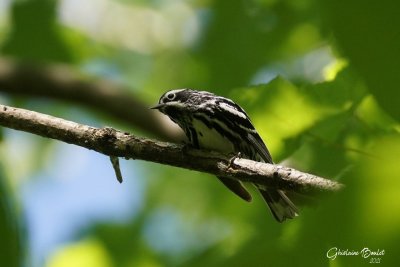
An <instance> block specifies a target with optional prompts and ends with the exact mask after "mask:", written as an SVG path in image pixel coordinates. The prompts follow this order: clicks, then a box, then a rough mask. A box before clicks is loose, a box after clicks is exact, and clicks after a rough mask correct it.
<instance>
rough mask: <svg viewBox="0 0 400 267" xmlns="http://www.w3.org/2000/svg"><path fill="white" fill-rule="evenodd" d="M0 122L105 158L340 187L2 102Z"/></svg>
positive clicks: (271, 182) (299, 188) (314, 189)
mask: <svg viewBox="0 0 400 267" xmlns="http://www.w3.org/2000/svg"><path fill="white" fill-rule="evenodd" d="M0 125H2V126H5V127H8V128H12V129H15V130H20V131H25V132H29V133H33V134H36V135H40V136H43V137H46V138H52V139H57V140H60V141H63V142H66V143H70V144H75V145H78V146H82V147H85V148H88V149H91V150H95V151H97V152H100V153H102V154H104V155H108V156H116V157H124V158H129V159H140V160H146V161H152V162H157V163H161V164H166V165H171V166H176V167H181V168H186V169H190V170H196V171H200V172H206V173H210V174H215V175H217V176H223V177H229V178H232V179H237V180H241V181H247V182H252V183H256V184H260V185H265V186H268V187H274V188H280V189H283V190H286V191H290V192H294V193H300V194H315V193H318V192H334V191H337V190H339V189H341V188H342V187H343V186H342V185H341V184H339V183H337V182H335V181H332V180H327V179H324V178H321V177H317V176H315V175H311V174H308V173H303V172H300V171H298V170H295V169H292V168H287V167H282V166H278V165H272V164H268V163H261V162H255V161H252V160H247V159H240V158H234V159H232V158H228V157H226V156H224V155H221V154H218V153H216V152H212V151H204V150H196V149H192V148H190V147H187V146H183V145H177V144H171V143H165V142H159V141H154V140H150V139H146V138H140V137H136V136H134V135H131V134H129V133H124V132H120V131H117V130H115V129H112V128H109V127H106V128H94V127H90V126H87V125H82V124H79V123H75V122H72V121H67V120H64V119H61V118H56V117H52V116H49V115H46V114H41V113H38V112H34V111H29V110H25V109H19V108H14V107H9V106H4V105H0Z"/></svg>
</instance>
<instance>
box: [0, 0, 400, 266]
mask: <svg viewBox="0 0 400 267" xmlns="http://www.w3.org/2000/svg"><path fill="white" fill-rule="evenodd" d="M63 2H68V1H63ZM106 2H107V1H106ZM111 2H112V3H113V4H112V6H110V8H108V10H109V11H110V12H111V11H112V10H115V9H116V8H113V7H115V6H114V5H116V6H118V8H121V10H127V11H132V12H133V11H134V10H140V11H141V12H142V13H141V14H143V16H144V17H146V16H147V15H148V14H153V15H154V14H156V15H154V16H156V18H157V19H166V21H169V20H173V18H174V17H176V18H180V17H185V16H186V15H187V14H189V15H187V16H188V17H187V21H184V22H185V23H187V25H185V26H187V27H189V26H190V25H192V24H190V22H191V23H193V21H192V20H195V21H196V22H197V24H196V25H197V26H196V27H197V28H196V27H195V28H190V27H189V28H188V29H186V30H183V34H182V35H183V36H186V35H191V34H192V35H194V37H193V36H192V37H191V39H190V38H189V39H190V40H191V41H187V42H186V43H185V41H181V42H179V41H177V40H180V36H178V35H172V36H173V38H172V39H173V40H174V42H172V41H171V42H172V45H168V42H169V41H166V40H167V39H168V38H167V37H168V32H164V31H161V32H160V33H159V35H161V36H164V39H163V38H161V39H160V40H161V41H159V43H157V42H156V41H154V40H158V39H157V38H159V37H157V36H158V35H157V36H156V37H157V38H155V37H154V36H152V38H149V39H150V41H149V40H148V39H144V40H139V39H140V38H141V37H140V36H141V32H139V30H137V31H136V32H131V30H130V26H131V27H133V26H134V25H133V23H132V24H130V25H120V26H121V27H122V26H125V27H127V28H128V31H127V32H126V35H127V36H128V35H129V36H133V37H132V39H129V41H130V42H133V43H134V42H139V41H140V42H142V43H144V47H146V48H148V50H146V51H145V52H144V51H142V50H140V49H136V48H132V47H129V42H128V45H127V44H125V43H123V41H122V40H123V38H122V37H124V36H122V37H121V36H119V37H120V39H118V38H115V35H111V36H112V37H113V38H107V37H104V35H102V34H104V32H102V31H100V30H98V31H92V32H90V31H88V30H87V28H85V27H82V28H79V27H77V26H76V25H79V23H77V24H74V25H71V24H69V22H68V20H66V19H64V21H62V20H61V19H60V15H59V13H61V12H59V13H57V10H58V9H57V8H60V7H59V6H58V4H60V3H59V2H57V1H50V0H47V1H42V0H30V1H15V2H13V4H12V6H11V9H10V10H11V11H10V20H9V23H8V24H7V25H6V26H3V27H1V28H0V29H1V30H2V31H3V32H2V33H1V35H0V36H6V38H5V39H4V40H2V42H1V43H0V45H1V52H2V54H3V55H7V56H14V57H16V58H18V59H21V60H31V61H32V60H33V61H37V62H64V63H65V62H67V63H69V64H70V65H71V68H78V69H81V70H83V71H87V72H90V73H92V74H97V75H99V76H105V77H109V78H110V79H117V80H118V81H122V83H124V84H129V85H130V86H131V88H132V91H133V92H134V93H135V94H136V95H138V96H139V97H141V98H142V99H143V100H145V101H148V102H149V103H155V102H156V101H157V99H158V97H159V95H160V94H161V93H163V92H164V91H166V90H167V89H170V88H182V87H194V88H201V89H204V90H209V91H213V92H215V93H218V94H221V95H224V96H227V97H231V98H232V99H234V100H236V101H237V102H238V103H240V104H241V105H242V106H243V107H244V108H245V109H246V111H247V112H248V114H249V115H250V117H251V118H252V120H253V123H254V124H255V126H256V128H257V129H258V131H259V132H260V134H261V135H262V137H263V138H264V140H265V141H266V143H267V145H268V147H269V148H270V150H271V153H272V155H273V158H274V160H275V161H276V162H281V161H283V160H285V162H286V164H289V165H290V166H293V167H295V168H298V169H301V170H303V171H306V172H310V173H315V174H317V175H321V176H325V177H329V178H331V179H335V180H339V181H340V182H342V183H344V184H346V188H345V189H344V190H343V191H342V192H340V193H338V194H335V195H332V196H329V197H326V198H324V199H318V200H317V202H318V204H317V205H316V206H315V207H304V208H302V209H301V213H300V216H299V217H298V218H296V219H295V220H293V221H290V222H286V223H284V224H282V225H281V224H277V223H276V222H275V221H274V220H273V219H272V217H271V216H270V214H269V213H268V211H267V209H266V207H265V205H264V203H262V201H261V200H260V199H259V198H258V197H255V200H254V203H252V205H248V204H247V203H243V202H242V201H241V200H239V199H237V198H235V197H234V196H233V195H232V194H230V193H229V192H227V191H226V190H225V189H224V188H223V187H222V186H220V185H219V184H218V183H217V182H216V181H215V179H213V177H211V176H209V177H208V175H205V174H200V173H194V172H190V171H186V170H179V169H175V168H170V167H166V166H155V165H154V164H149V163H143V168H145V175H143V177H142V178H143V179H147V180H148V181H149V182H148V192H147V195H146V200H145V203H146V205H145V207H144V208H143V209H142V210H141V211H140V212H139V215H137V216H136V217H134V218H132V220H131V222H130V223H127V224H122V225H120V224H118V225H117V224H111V223H107V222H104V223H101V224H95V225H92V226H91V227H90V228H89V229H85V230H84V231H83V230H82V231H83V232H82V233H81V235H80V236H79V237H78V238H77V240H78V241H76V242H75V243H73V244H70V245H67V246H65V247H64V248H61V249H60V250H59V251H57V252H56V253H54V254H53V255H50V256H49V259H48V260H47V266H49V267H58V266H365V265H366V264H368V262H369V261H370V260H371V258H372V257H369V258H367V259H364V258H362V257H361V256H357V257H356V256H338V257H337V259H335V260H330V259H328V258H327V256H326V253H327V251H328V250H329V249H330V248H333V247H337V248H339V249H341V250H346V249H348V250H361V249H363V248H364V247H368V248H370V249H371V250H377V249H380V250H382V249H384V250H385V254H384V255H383V256H377V257H375V258H380V262H381V264H382V265H383V264H384V265H385V266H396V265H398V262H399V260H400V256H399V254H398V251H399V250H400V227H399V225H400V179H399V178H400V176H399V173H400V167H399V163H398V161H399V159H400V135H399V131H400V125H399V119H400V108H399V105H398V104H399V99H400V91H399V90H398V87H399V84H400V82H399V77H400V16H399V10H400V2H397V1H390V0H384V1H373V0H367V1H365V0H364V1H361V0H350V1H343V0H339V1H338V0H336V1H333V0H331V1H315V0H302V1H286V0H252V1H229V0H220V1H217V0H216V1H201V0H198V1H195V0H194V1H178V0H176V1H172V0H171V1H167V0H165V1H133V0H131V1H129V0H124V1H109V2H107V3H111ZM93 4H94V3H93ZM93 10H94V11H93V12H95V10H96V9H93ZM152 12H153V13H152ZM123 14H124V13H121V17H122V15H123ZM128 14H130V13H128ZM133 14H134V13H132V16H133ZM145 14H147V15H145ZM157 14H161V15H160V17H157V16H158V15H157ZM171 14H172V15H171ZM185 14H186V15H185ZM114 15H115V14H114ZM125 15H126V14H125ZM153 15H151V16H153ZM71 16H72V17H73V16H74V15H71ZM76 16H78V15H76ZM109 16H110V15H109ZM191 19H192V20H191ZM111 20H117V17H113V18H112V19H111ZM100 21H101V22H104V21H107V16H106V15H104V14H103V17H102V19H101V20H100ZM164 22H165V21H164ZM142 23H143V25H142V26H143V27H145V25H147V24H151V25H153V24H152V23H153V21H151V20H144V21H142ZM82 24H84V22H82ZM101 26H104V25H100V26H99V27H98V28H101ZM153 26H154V27H155V28H157V27H161V26H160V25H159V24H154V25H153ZM156 26H157V27H156ZM135 29H136V28H135ZM146 29H147V28H146ZM108 30H109V31H110V32H113V31H117V29H116V28H114V29H108ZM105 31H106V30H105ZM171 31H172V30H171ZM110 39H111V41H110ZM183 39H184V38H183ZM147 42H148V43H147ZM152 42H156V44H154V43H152ZM160 43H161V44H160ZM134 47H136V46H134ZM141 49H142V48H141ZM321 49H322V50H321ZM82 51H90V52H82ZM321 51H322V54H321ZM322 57H326V58H328V60H325V61H323V60H322V59H321V58H322ZM321 62H322V63H321ZM343 62H345V63H343ZM329 71H330V72H329ZM104 74H106V75H104ZM276 74H279V75H278V76H276ZM328 74H329V75H328ZM39 105H45V103H43V102H41V103H40V104H39ZM48 105H49V106H50V107H53V106H52V105H51V104H48ZM54 109H56V107H54ZM66 112H67V109H66ZM149 123H151V122H149ZM104 124H107V125H109V124H112V122H107V123H104ZM127 127H131V128H133V130H132V131H133V132H134V131H135V129H134V126H132V125H130V126H127ZM2 142H3V143H4V142H6V140H3V141H2ZM39 150H40V149H39V148H37V151H36V153H40V152H39ZM5 153H6V152H4V151H2V154H3V155H2V156H3V157H4V156H5ZM33 154H34V153H33ZM32 160H33V158H32ZM46 160H51V159H49V158H46ZM4 167H5V168H7V167H8V168H11V167H10V166H4ZM37 168H40V164H38V165H37ZM10 172H12V170H10ZM6 173H7V172H6ZM3 176H4V175H3V173H2V174H1V177H0V178H1V179H2V180H3V179H4V177H3ZM0 182H1V183H0V190H1V191H4V192H5V193H1V194H0V207H8V204H7V203H9V201H10V199H12V197H11V196H10V192H6V191H7V190H6V189H5V188H6V187H4V186H2V185H3V184H4V183H3V182H2V181H1V180H0ZM13 216H14V215H13V214H12V213H10V212H9V209H4V208H2V209H1V210H0V227H1V228H0V233H2V234H1V241H2V244H1V245H2V248H8V249H10V250H12V251H10V253H9V254H8V253H7V255H11V256H10V258H9V261H8V262H7V261H6V262H7V266H17V265H18V263H17V262H16V259H19V260H20V263H22V262H23V259H22V257H21V254H22V253H21V252H20V251H17V250H16V249H15V248H16V247H19V246H18V245H17V244H16V240H19V239H18V234H17V233H16V232H15V231H14V230H15V228H14V227H15V225H18V224H17V223H14V222H15V221H16V218H15V217H13ZM19 219H20V220H23V218H19ZM9 229H11V230H9ZM2 252H4V250H3V249H2ZM1 255H3V254H1ZM12 255H17V256H12ZM0 260H3V259H0ZM3 262H4V260H3ZM3 262H1V263H0V265H1V266H3V265H4V266H6V265H5V264H3Z"/></svg>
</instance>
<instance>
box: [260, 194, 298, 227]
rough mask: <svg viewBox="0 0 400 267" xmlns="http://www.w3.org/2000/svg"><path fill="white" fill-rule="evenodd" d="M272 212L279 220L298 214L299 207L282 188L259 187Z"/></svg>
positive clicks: (282, 220)
mask: <svg viewBox="0 0 400 267" xmlns="http://www.w3.org/2000/svg"><path fill="white" fill-rule="evenodd" d="M258 190H259V191H260V193H261V195H262V197H263V198H264V200H265V202H267V204H268V207H269V208H270V210H271V212H272V214H273V215H274V217H275V219H276V220H277V221H278V222H284V221H285V220H286V219H293V218H294V217H296V216H298V213H299V211H298V209H297V208H296V206H295V205H294V204H293V202H292V201H291V200H290V199H289V198H288V197H287V196H286V195H285V193H284V192H283V191H282V190H276V189H263V188H259V187H258Z"/></svg>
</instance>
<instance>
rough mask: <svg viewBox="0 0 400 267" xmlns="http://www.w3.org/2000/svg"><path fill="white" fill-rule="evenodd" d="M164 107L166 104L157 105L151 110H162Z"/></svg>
mask: <svg viewBox="0 0 400 267" xmlns="http://www.w3.org/2000/svg"><path fill="white" fill-rule="evenodd" d="M164 106H165V104H157V105H155V106H154V107H151V108H150V109H160V108H162V107H164Z"/></svg>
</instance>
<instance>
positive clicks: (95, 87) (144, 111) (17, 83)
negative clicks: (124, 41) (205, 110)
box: [0, 58, 182, 141]
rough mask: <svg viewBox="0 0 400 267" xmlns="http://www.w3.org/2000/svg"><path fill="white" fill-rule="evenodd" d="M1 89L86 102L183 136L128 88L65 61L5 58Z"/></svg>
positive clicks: (161, 133)
mask: <svg viewBox="0 0 400 267" xmlns="http://www.w3.org/2000/svg"><path fill="white" fill-rule="evenodd" d="M0 91H3V92H6V93H9V94H14V95H15V94H18V95H27V96H36V97H48V98H54V99H59V100H64V101H71V102H75V103H78V104H84V105H85V106H88V107H92V108H95V109H97V110H99V111H101V112H103V113H106V114H111V115H112V116H114V117H115V118H117V119H118V120H121V121H125V122H127V123H129V124H131V125H132V126H135V127H138V128H140V129H142V130H145V131H147V132H149V133H151V134H153V135H155V136H158V137H161V138H163V139H165V140H172V141H176V140H178V139H179V138H180V137H182V131H181V130H180V129H179V128H178V127H177V126H175V125H174V124H173V123H172V122H170V120H169V119H167V118H166V117H165V116H162V115H161V114H159V113H158V112H153V111H151V110H149V109H148V107H147V105H146V104H144V103H143V102H142V101H140V100H137V99H135V98H134V96H133V95H132V93H131V92H130V90H128V89H127V88H124V87H123V86H118V85H116V84H114V83H111V82H109V81H106V80H96V81H85V79H84V78H83V77H82V74H78V73H76V72H74V71H73V70H72V69H71V68H68V67H66V66H63V65H55V64H53V65H51V66H42V65H38V64H28V63H17V62H14V61H13V60H9V59H4V58H1V59H0ZM149 121H151V122H153V123H148V122H149Z"/></svg>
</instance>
